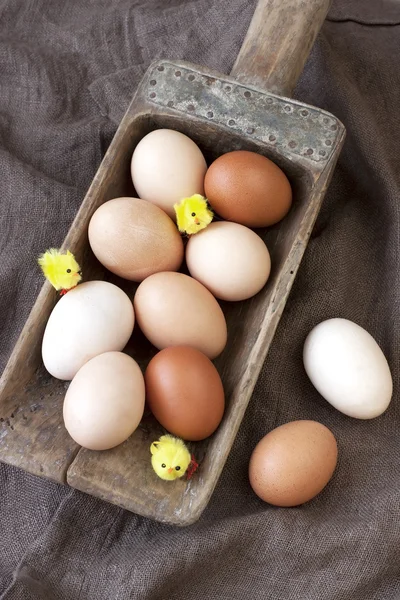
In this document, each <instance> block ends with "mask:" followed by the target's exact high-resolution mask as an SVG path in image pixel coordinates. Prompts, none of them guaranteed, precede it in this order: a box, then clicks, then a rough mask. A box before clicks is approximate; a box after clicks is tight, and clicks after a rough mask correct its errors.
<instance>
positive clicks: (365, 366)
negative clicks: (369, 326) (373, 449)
mask: <svg viewBox="0 0 400 600" xmlns="http://www.w3.org/2000/svg"><path fill="white" fill-rule="evenodd" d="M303 361H304V367H305V370H306V372H307V375H308V376H309V378H310V380H311V382H312V383H313V385H314V386H315V387H316V389H317V390H318V391H319V393H320V394H321V395H322V396H323V397H324V398H325V400H327V401H328V402H329V403H330V404H332V406H334V407H335V408H337V409H338V410H340V411H341V412H342V413H344V414H345V415H348V416H349V417H354V418H356V419H373V418H375V417H378V416H379V415H381V414H382V413H383V412H384V411H385V410H386V409H387V407H388V405H389V403H390V400H391V397H392V393H393V382H392V376H391V373H390V369H389V365H388V363H387V360H386V358H385V356H384V354H383V352H382V350H381V349H380V347H379V346H378V344H377V343H376V341H375V340H374V338H373V337H372V336H371V335H370V334H369V333H368V332H367V331H365V329H363V328H362V327H360V326H359V325H356V323H353V322H352V321H348V320H347V319H328V320H327V321H323V322H322V323H320V324H319V325H317V326H316V327H314V329H313V330H312V331H311V332H310V333H309V335H308V337H307V339H306V341H305V344H304V349H303Z"/></svg>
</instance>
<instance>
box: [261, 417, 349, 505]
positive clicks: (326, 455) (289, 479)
mask: <svg viewBox="0 0 400 600" xmlns="http://www.w3.org/2000/svg"><path fill="white" fill-rule="evenodd" d="M337 455H338V450H337V444H336V440H335V437H334V435H333V433H332V432H331V431H330V430H329V429H328V428H327V427H325V425H322V424H321V423H317V422H316V421H306V420H304V421H292V422H290V423H285V424H284V425H281V426H280V427H277V428H276V429H273V430H272V431H270V432H269V433H268V434H267V435H266V436H265V437H263V438H262V440H261V441H260V442H259V443H258V444H257V446H256V447H255V449H254V451H253V454H252V456H251V459H250V464H249V479H250V484H251V487H252V488H253V490H254V492H255V493H256V494H257V496H259V497H260V498H261V500H264V501H265V502H268V503H269V504H274V505H275V506H298V505H300V504H304V502H308V500H311V499H312V498H314V497H315V496H316V495H317V494H319V493H320V492H321V491H322V490H323V489H324V487H325V486H326V485H327V483H328V482H329V480H330V479H331V477H332V475H333V472H334V470H335V467H336V463H337Z"/></svg>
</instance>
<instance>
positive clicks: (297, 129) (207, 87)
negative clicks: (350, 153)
mask: <svg viewBox="0 0 400 600" xmlns="http://www.w3.org/2000/svg"><path fill="white" fill-rule="evenodd" d="M143 92H144V95H145V97H146V100H147V101H148V102H150V103H152V104H156V105H159V106H162V107H165V108H167V109H170V110H173V111H178V112H180V113H185V114H186V115H191V116H196V118H202V119H204V120H207V121H212V122H215V123H216V124H218V125H222V126H224V127H227V128H229V129H231V130H233V131H235V132H236V133H239V134H242V135H245V136H247V137H252V138H253V139H255V140H259V141H262V142H263V143H264V144H267V145H269V146H271V147H274V148H276V150H278V151H279V152H281V153H284V154H286V155H289V156H290V155H292V157H293V155H296V156H301V157H303V158H305V159H308V160H311V161H312V162H313V163H314V164H315V163H320V164H319V165H318V167H319V168H323V167H324V164H325V163H326V162H327V161H329V159H330V158H331V155H332V153H333V151H334V149H335V147H336V145H337V143H339V140H340V139H341V136H342V129H343V125H342V124H341V123H340V121H338V119H336V118H335V117H334V116H333V115H331V114H330V113H328V112H326V111H323V110H319V109H317V108H314V107H312V106H308V105H306V104H303V103H301V102H297V101H294V100H290V99H287V98H281V97H279V96H276V95H274V94H270V93H268V92H262V91H259V90H257V89H254V88H251V87H249V86H245V85H243V84H240V83H237V82H236V81H235V80H232V79H230V78H226V79H221V78H220V77H218V78H217V77H214V76H212V75H208V74H207V73H205V72H200V71H198V70H194V69H191V68H188V67H184V66H183V65H182V64H173V63H169V62H164V61H163V62H160V63H158V64H156V65H155V66H154V68H153V69H152V70H151V71H150V73H149V76H148V78H147V87H146V89H145V90H143ZM316 166H317V165H315V167H316ZM315 167H314V168H315Z"/></svg>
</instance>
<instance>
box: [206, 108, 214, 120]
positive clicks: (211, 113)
mask: <svg viewBox="0 0 400 600" xmlns="http://www.w3.org/2000/svg"><path fill="white" fill-rule="evenodd" d="M213 116H214V113H213V112H211V110H209V111H208V113H207V117H208V118H209V119H212V118H213Z"/></svg>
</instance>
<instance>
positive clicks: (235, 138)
mask: <svg viewBox="0 0 400 600" xmlns="http://www.w3.org/2000/svg"><path fill="white" fill-rule="evenodd" d="M328 5H329V1H328V0H307V2H304V1H303V0H261V1H260V2H259V3H258V6H257V9H256V11H255V14H254V17H253V20H252V22H251V25H250V28H249V31H248V33H247V36H246V39H245V41H244V44H243V47H242V49H241V51H240V53H239V56H238V58H237V60H236V63H235V65H234V67H233V70H232V73H231V76H225V75H220V74H218V73H215V72H211V71H209V70H208V69H203V68H201V67H197V66H194V65H190V64H187V63H184V62H170V61H167V60H161V61H157V62H155V63H153V64H152V65H151V66H150V68H149V69H148V71H147V73H146V74H145V76H144V78H143V80H142V82H141V84H140V86H139V88H138V90H137V92H136V94H135V97H134V99H133V101H132V103H131V105H130V106H129V108H128V110H127V112H126V114H125V116H124V118H123V120H122V122H121V124H120V126H119V128H118V131H117V133H116V135H115V137H114V139H113V141H112V143H111V145H110V147H109V149H108V151H107V154H106V156H105V157H104V160H103V162H102V164H101V166H100V168H99V170H98V172H97V174H96V176H95V178H94V180H93V183H92V185H91V187H90V189H89V191H88V193H87V195H86V197H85V199H84V201H83V203H82V206H81V208H80V210H79V212H78V214H77V216H76V219H75V221H74V223H73V225H72V227H71V229H70V231H69V233H68V236H67V238H66V240H65V243H64V245H63V248H64V249H67V248H68V249H70V250H71V251H72V252H73V253H75V254H76V257H77V259H78V262H79V263H80V264H81V266H82V270H83V273H84V277H85V280H88V279H99V278H106V279H107V280H109V281H112V282H115V283H117V284H118V285H120V286H121V287H123V289H125V290H126V291H127V292H128V293H129V294H130V296H131V297H133V294H134V291H135V288H136V286H135V284H133V283H131V282H128V281H123V280H119V279H117V278H116V277H114V276H112V275H111V274H110V273H108V272H105V270H104V269H103V267H101V265H99V263H98V262H97V261H96V259H95V258H94V256H93V254H92V252H91V250H90V247H89V244H88V240H87V230H88V224H89V221H90V218H91V216H92V214H93V213H94V211H95V210H96V209H97V208H98V207H99V206H100V205H101V204H102V203H103V202H105V201H107V200H109V199H111V198H115V197H118V196H132V195H135V191H134V189H133V187H132V181H131V177H130V160H131V156H132V152H133V150H134V148H135V146H136V144H137V143H138V142H139V140H140V139H141V138H142V137H143V136H144V135H146V134H147V133H149V132H150V131H151V130H152V129H155V128H172V129H176V130H178V131H181V132H182V133H185V134H187V135H188V136H189V137H190V138H192V139H193V140H194V141H195V142H196V143H197V144H198V145H199V146H200V148H201V149H202V151H203V152H204V155H205V156H206V158H207V160H208V162H210V161H212V160H213V159H215V158H216V157H217V156H219V155H221V154H223V153H225V152H229V151H231V150H235V149H245V150H251V151H255V152H259V153H261V154H264V155H265V156H268V157H269V158H271V159H272V160H273V161H274V162H276V163H277V164H278V165H279V166H280V167H281V168H282V169H283V170H284V171H285V172H286V174H287V175H288V177H289V179H290V181H291V184H292V187H293V192H294V202H293V206H292V209H291V211H290V213H289V214H288V216H287V217H286V218H285V219H284V220H283V221H281V222H280V223H279V224H278V225H277V226H274V227H272V228H270V229H269V230H267V231H265V232H264V235H263V237H264V239H265V241H266V243H267V246H268V248H269V250H270V253H271V260H272V265H273V269H272V274H271V277H270V279H269V281H268V283H267V285H266V286H265V288H264V289H263V290H262V291H261V292H260V293H259V294H257V296H255V297H253V298H252V299H251V300H248V301H246V302H239V303H231V304H229V303H226V304H224V305H223V308H224V312H225V315H226V319H227V324H228V331H229V339H228V345H227V348H226V350H225V351H224V352H223V354H222V355H221V356H220V357H219V359H218V360H217V362H216V365H217V367H218V369H219V372H220V374H221V376H222V380H223V383H224V387H225V392H226V400H227V408H226V412H225V416H224V419H223V421H222V423H221V425H220V427H219V429H218V430H217V432H216V433H215V434H214V435H213V436H212V437H211V438H209V439H207V440H205V441H204V442H200V443H197V444H195V445H193V447H192V448H191V449H192V450H193V452H194V454H195V456H196V458H197V460H198V461H199V462H200V468H199V469H198V471H197V472H196V473H195V474H194V476H193V478H192V479H190V480H189V481H188V480H186V479H184V478H182V479H180V480H177V481H175V482H165V481H162V480H161V479H159V478H158V477H157V476H156V475H155V473H154V472H153V470H152V468H151V463H150V444H151V442H153V441H154V440H155V439H157V438H158V437H159V436H160V435H161V434H162V433H163V431H162V430H161V428H160V426H159V425H158V424H157V423H156V422H155V421H154V420H153V419H152V418H151V417H150V418H147V419H144V421H143V422H142V425H141V426H140V427H139V428H138V429H137V431H136V432H135V433H134V434H133V435H132V436H131V437H130V438H129V440H127V441H126V442H125V443H123V444H121V445H120V446H118V447H116V448H114V449H112V450H108V451H104V452H93V451H89V450H83V449H80V448H79V446H77V444H75V443H74V442H73V440H72V439H71V438H70V437H69V435H68V433H67V432H66V430H65V428H64V425H63V421H62V403H63V399H64V395H65V391H66V388H67V384H66V383H65V382H62V381H58V380H55V379H53V378H52V377H50V376H49V375H48V374H47V372H46V371H45V369H44V367H43V364H42V360H41V342H42V336H43V332H44V328H45V325H46V322H47V319H48V317H49V315H50V312H51V310H52V308H53V306H54V304H55V302H56V301H57V294H56V293H55V291H54V290H53V288H51V286H50V284H48V283H45V284H44V286H43V289H42V291H41V293H40V295H39V297H38V299H37V301H36V303H35V305H34V307H33V309H32V312H31V315H30V316H29V319H28V321H27V323H26V325H25V327H24V329H23V331H22V334H21V336H20V338H19V340H18V342H17V344H16V347H15V349H14V352H13V354H12V356H11V358H10V361H9V363H8V365H7V367H6V370H5V372H4V374H3V378H2V380H1V382H0V417H1V419H0V459H1V460H3V461H5V462H8V463H9V464H12V465H15V466H17V467H21V468H23V469H25V470H27V471H29V472H31V473H34V474H36V475H39V476H43V477H48V478H50V479H53V480H55V481H58V482H68V484H69V485H71V486H73V487H76V488H78V489H80V490H82V491H84V492H87V493H89V494H92V495H94V496H98V497H99V498H103V499H104V500H107V501H109V502H112V503H114V504H117V505H118V506H121V507H124V508H126V509H128V510H130V511H133V512H136V513H139V514H141V515H145V516H147V517H151V518H153V519H156V520H159V521H163V522H167V523H174V524H178V525H188V524H190V523H193V522H194V521H196V520H197V519H198V518H199V517H200V515H201V513H202V511H203V510H204V508H205V507H206V505H207V503H208V501H209V499H210V497H211V494H212V492H213V490H214V487H215V485H216V483H217V481H218V478H219V476H220V474H221V471H222V469H223V466H224V464H225V461H226V459H227V457H228V454H229V452H230V450H231V447H232V444H233V442H234V439H235V436H236V433H237V431H238V429H239V426H240V423H241V421H242V418H243V415H244V412H245V410H246V407H247V404H248V402H249V400H250V397H251V394H252V392H253V388H254V385H255V383H256V381H257V377H258V375H259V372H260V369H261V367H262V365H263V362H264V360H265V357H266V354H267V351H268V348H269V346H270V343H271V340H272V338H273V335H274V332H275V329H276V327H277V324H278V321H279V318H280V316H281V314H282V311H283V309H284V306H285V303H286V300H287V297H288V294H289V291H290V288H291V286H292V283H293V280H294V277H295V275H296V272H297V269H298V267H299V264H300V261H301V258H302V256H303V253H304V250H305V247H306V245H307V242H308V239H309V236H310V233H311V230H312V228H313V224H314V221H315V219H316V217H317V214H318V211H319V208H320V206H321V202H322V199H323V196H324V194H325V191H326V188H327V186H328V184H329V181H330V178H331V175H332V172H333V169H334V166H335V163H336V160H337V157H338V155H339V152H340V149H341V147H342V144H343V141H344V137H345V129H344V127H343V125H342V124H341V123H340V122H339V121H338V120H337V119H336V118H335V117H334V116H332V115H331V114H329V113H327V112H325V111H323V110H319V109H317V108H313V107H311V106H308V105H305V104H303V103H301V102H297V101H294V100H290V99H289V98H288V97H289V96H290V94H291V93H292V91H293V88H294V86H295V84H296V81H297V79H298V77H299V75H300V73H301V71H302V68H303V65H304V63H305V61H306V59H307V56H308V54H309V51H310V49H311V46H312V44H313V43H314V40H315V37H316V35H317V33H318V30H319V29H320V26H321V24H322V22H323V20H324V18H325V16H326V13H327V10H328ZM281 96H283V97H281ZM33 260H34V257H32V261H33ZM126 352H128V353H130V354H131V355H132V356H133V357H134V358H135V359H136V360H138V362H139V363H140V364H141V366H142V367H143V368H144V367H145V366H146V364H147V362H148V360H149V359H150V358H151V357H152V356H153V355H154V353H155V352H156V350H155V349H154V348H153V347H151V346H150V345H149V344H148V343H147V342H146V341H145V340H144V339H143V338H140V335H138V334H137V333H136V334H134V336H133V339H132V342H131V343H130V344H129V345H128V348H127V349H126ZM265 410H268V405H267V399H266V407H265ZM238 477H239V478H242V477H243V473H242V474H239V473H238Z"/></svg>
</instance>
